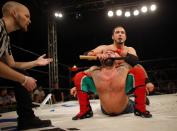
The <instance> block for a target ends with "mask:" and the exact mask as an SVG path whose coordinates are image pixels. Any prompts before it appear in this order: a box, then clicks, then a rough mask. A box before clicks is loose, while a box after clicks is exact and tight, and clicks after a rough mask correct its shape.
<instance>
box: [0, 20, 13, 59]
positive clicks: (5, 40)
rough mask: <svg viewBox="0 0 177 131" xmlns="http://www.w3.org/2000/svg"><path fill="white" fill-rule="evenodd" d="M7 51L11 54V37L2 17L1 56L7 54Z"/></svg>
mask: <svg viewBox="0 0 177 131" xmlns="http://www.w3.org/2000/svg"><path fill="white" fill-rule="evenodd" d="M5 53H8V54H11V48H10V38H9V35H8V34H7V31H6V27H5V24H4V21H3V20H2V19H0V58H1V57H2V56H3V55H5Z"/></svg>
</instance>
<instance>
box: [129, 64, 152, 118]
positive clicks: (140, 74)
mask: <svg viewBox="0 0 177 131" xmlns="http://www.w3.org/2000/svg"><path fill="white" fill-rule="evenodd" d="M130 74H132V75H133V76H134V79H135V90H134V95H135V112H134V113H135V115H138V116H142V117H152V115H151V114H150V112H149V111H147V110H146V78H147V75H146V74H145V72H144V70H143V68H141V67H140V66H139V65H136V66H135V67H133V68H132V69H131V70H130Z"/></svg>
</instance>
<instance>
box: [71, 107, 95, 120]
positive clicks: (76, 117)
mask: <svg viewBox="0 0 177 131" xmlns="http://www.w3.org/2000/svg"><path fill="white" fill-rule="evenodd" d="M92 116H93V111H92V109H90V110H88V111H87V112H86V113H84V114H81V113H79V114H77V115H76V116H74V117H73V118H72V120H79V119H85V118H90V117H92Z"/></svg>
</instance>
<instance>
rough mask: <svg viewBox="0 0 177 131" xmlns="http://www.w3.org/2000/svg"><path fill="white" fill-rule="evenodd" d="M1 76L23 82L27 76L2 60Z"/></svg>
mask: <svg viewBox="0 0 177 131" xmlns="http://www.w3.org/2000/svg"><path fill="white" fill-rule="evenodd" d="M0 77H2V78H5V79H9V80H13V81H16V82H19V83H23V82H24V81H25V76H24V75H23V74H21V73H19V72H17V71H15V70H13V69H12V68H10V67H9V66H7V65H6V64H4V63H3V62H1V61H0Z"/></svg>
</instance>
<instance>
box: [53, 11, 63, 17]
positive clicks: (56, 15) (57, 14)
mask: <svg viewBox="0 0 177 131" xmlns="http://www.w3.org/2000/svg"><path fill="white" fill-rule="evenodd" d="M54 15H55V17H56V18H62V17H63V14H62V13H61V12H55V13H54Z"/></svg>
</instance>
